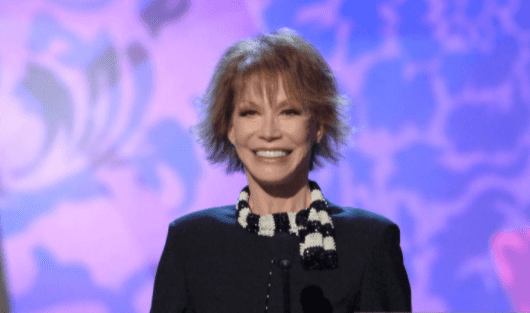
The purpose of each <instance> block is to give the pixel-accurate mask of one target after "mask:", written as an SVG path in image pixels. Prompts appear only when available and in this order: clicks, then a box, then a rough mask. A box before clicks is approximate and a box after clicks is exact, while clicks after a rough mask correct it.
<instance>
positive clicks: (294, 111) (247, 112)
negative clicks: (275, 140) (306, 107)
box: [239, 109, 300, 117]
mask: <svg viewBox="0 0 530 313" xmlns="http://www.w3.org/2000/svg"><path fill="white" fill-rule="evenodd" d="M255 113H257V112H256V111H254V110H245V111H242V112H240V113H239V116H243V117H244V116H247V115H249V114H250V115H252V114H255ZM282 113H286V114H287V115H300V111H299V110H295V109H289V110H284V111H282Z"/></svg>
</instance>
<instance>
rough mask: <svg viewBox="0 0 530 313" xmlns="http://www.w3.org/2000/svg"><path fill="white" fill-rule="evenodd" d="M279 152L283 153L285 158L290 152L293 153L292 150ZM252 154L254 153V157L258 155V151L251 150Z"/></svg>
mask: <svg viewBox="0 0 530 313" xmlns="http://www.w3.org/2000/svg"><path fill="white" fill-rule="evenodd" d="M281 151H282V152H285V156H288V155H289V154H291V152H293V150H281ZM252 152H254V154H255V155H258V150H253V151H252ZM258 156H259V155H258Z"/></svg>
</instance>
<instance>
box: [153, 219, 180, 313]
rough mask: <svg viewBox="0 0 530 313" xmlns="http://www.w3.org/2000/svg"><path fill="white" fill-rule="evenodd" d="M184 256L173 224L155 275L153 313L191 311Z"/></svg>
mask: <svg viewBox="0 0 530 313" xmlns="http://www.w3.org/2000/svg"><path fill="white" fill-rule="evenodd" d="M182 255H183V250H182V249H181V247H180V245H179V240H178V238H177V227H176V225H174V224H173V223H172V224H170V225H169V230H168V235H167V240H166V244H165V246H164V250H163V252H162V256H161V258H160V262H159V263H158V268H157V271H156V275H155V284H154V288H153V299H152V302H151V311H150V312H151V313H183V312H187V310H188V309H189V307H188V306H189V302H188V294H187V290H186V277H185V274H184V259H183V257H182Z"/></svg>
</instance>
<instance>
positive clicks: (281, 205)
mask: <svg viewBox="0 0 530 313" xmlns="http://www.w3.org/2000/svg"><path fill="white" fill-rule="evenodd" d="M249 189H250V198H249V206H250V210H251V211H252V213H254V214H257V215H267V214H275V213H289V212H295V213H296V212H299V211H300V210H303V209H304V208H306V207H308V206H309V205H310V203H311V192H310V188H309V180H308V179H307V178H306V179H305V180H299V181H297V182H296V183H295V182H290V183H288V184H283V185H266V184H260V183H258V182H256V181H253V180H249Z"/></svg>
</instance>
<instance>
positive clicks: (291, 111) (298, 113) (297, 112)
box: [283, 109, 300, 115]
mask: <svg viewBox="0 0 530 313" xmlns="http://www.w3.org/2000/svg"><path fill="white" fill-rule="evenodd" d="M285 112H290V113H291V114H293V115H300V111H298V110H295V109H291V110H285V111H283V113H285ZM291 114H288V115H291Z"/></svg>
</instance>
